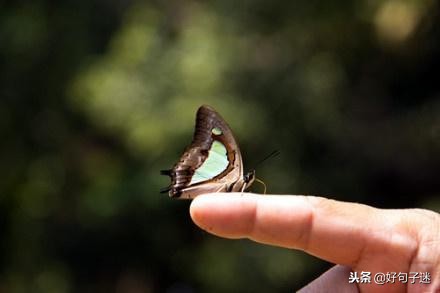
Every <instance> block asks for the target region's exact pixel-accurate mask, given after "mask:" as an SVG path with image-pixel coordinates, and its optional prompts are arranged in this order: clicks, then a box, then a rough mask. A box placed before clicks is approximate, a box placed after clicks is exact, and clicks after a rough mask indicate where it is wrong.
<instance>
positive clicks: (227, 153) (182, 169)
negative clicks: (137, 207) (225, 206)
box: [162, 105, 246, 198]
mask: <svg viewBox="0 0 440 293" xmlns="http://www.w3.org/2000/svg"><path fill="white" fill-rule="evenodd" d="M162 174H164V175H168V176H170V177H171V185H170V186H169V187H168V188H166V189H165V190H164V191H165V192H166V191H168V192H169V195H170V196H171V197H182V198H194V197H196V196H197V195H199V194H202V193H210V192H222V191H225V192H227V191H239V190H241V189H242V187H243V186H244V185H245V184H246V183H245V182H244V181H243V162H242V158H241V153H240V149H239V147H238V144H237V142H236V140H235V138H234V136H233V134H232V131H231V129H230V128H229V126H228V124H227V123H226V122H225V120H224V119H223V118H222V117H221V116H220V114H218V113H217V112H216V111H215V110H214V109H213V108H211V107H209V106H205V105H203V106H201V107H200V108H199V109H198V111H197V115H196V127H195V132H194V137H193V140H192V143H191V145H189V146H188V147H187V148H186V150H185V152H184V153H183V155H182V156H181V158H180V160H179V162H178V163H177V164H176V165H175V166H174V167H173V169H171V170H166V171H163V172H162Z"/></svg>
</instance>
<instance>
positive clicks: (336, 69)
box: [0, 0, 440, 293]
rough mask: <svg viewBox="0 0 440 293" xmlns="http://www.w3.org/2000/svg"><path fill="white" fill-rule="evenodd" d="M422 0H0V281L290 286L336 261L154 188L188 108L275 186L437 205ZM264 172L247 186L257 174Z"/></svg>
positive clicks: (14, 288)
mask: <svg viewBox="0 0 440 293" xmlns="http://www.w3.org/2000/svg"><path fill="white" fill-rule="evenodd" d="M438 8H439V7H438V4H436V3H435V2H434V1H429V0H426V1H409V0H387V1H333V2H328V3H327V2H325V3H317V2H314V1H243V2H240V3H237V1H207V2H200V1H185V2H179V1H171V2H169V1H166V2H160V1H159V2H145V1H133V2H130V1H128V2H127V1H125V2H124V1H122V2H121V1H120V2H117V1H107V2H96V3H93V2H88V1H82V2H72V1H61V2H60V1H59V2H57V3H52V2H49V1H44V0H40V1H33V2H32V3H20V2H17V3H14V4H12V3H10V4H7V5H4V7H3V8H2V9H1V11H0V60H1V64H2V67H1V68H0V74H1V79H0V83H1V84H0V94H1V99H0V132H1V134H2V136H1V137H2V144H1V146H0V149H1V151H0V162H1V164H0V175H1V178H2V180H0V291H5V292H12V293H18V292H49V293H50V292H164V291H166V292H180V291H187V292H194V291H202V292H205V291H209V292H215V291H217V292H230V291H235V292H284V291H286V292H291V291H292V289H298V288H299V287H300V286H302V285H304V284H306V283H307V282H308V281H310V280H311V279H312V278H313V277H316V276H317V275H318V274H319V273H320V272H322V271H323V270H324V268H326V267H328V264H324V263H322V262H318V261H316V260H314V259H313V258H312V257H310V256H306V255H304V254H303V253H300V252H294V251H290V250H285V249H280V248H273V247H266V246H262V245H260V244H255V243H251V242H250V241H247V240H239V241H231V240H223V239H219V238H216V237H213V236H210V235H208V234H206V233H204V232H202V231H200V230H199V229H198V228H196V227H195V226H194V224H192V223H191V220H190V219H189V215H188V202H185V201H173V200H171V199H169V198H168V197H167V196H166V195H162V194H159V192H158V191H159V190H160V188H161V187H164V186H166V185H167V184H168V179H167V178H165V177H160V176H159V170H161V169H166V168H169V167H171V166H172V165H173V164H174V163H175V161H176V160H177V159H178V157H179V155H180V154H181V151H182V150H183V149H184V147H185V146H186V145H187V144H188V143H189V142H190V140H191V135H192V131H193V125H194V115H195V111H196V109H197V108H198V106H200V105H201V104H208V105H211V106H213V107H214V108H216V109H217V110H218V111H219V112H220V113H221V114H222V116H224V118H225V119H226V120H227V121H228V123H229V124H230V126H231V128H232V129H233V131H234V133H235V136H236V137H237V139H238V141H239V142H240V147H241V149H242V152H243V156H244V158H245V168H246V167H247V168H252V167H253V166H254V165H255V164H257V162H258V161H259V160H260V159H261V158H263V157H264V156H265V155H266V154H268V153H270V152H271V151H272V150H274V149H276V150H279V151H280V152H281V156H280V157H278V158H276V159H272V160H270V161H266V162H265V163H264V164H262V165H259V166H258V168H257V176H258V178H260V179H262V180H264V182H265V183H266V184H267V185H268V192H269V193H285V194H319V195H324V196H328V197H332V198H336V199H340V200H348V201H359V202H364V203H367V204H372V205H375V206H378V207H384V208H400V207H423V208H428V209H433V210H437V211H439V206H440V201H439V197H438V193H439V185H438V174H439V171H440V170H439V166H440V161H439V160H440V151H439V150H440V139H439V133H440V132H439V125H440V121H439V117H440V102H439V99H438V97H439V92H440V88H439V85H438V78H437V76H438V66H439V65H440V42H439V40H438V34H439V27H440V22H439V19H440V18H439V14H438V11H440V10H439V9H438ZM254 188H255V190H256V191H257V192H258V191H260V189H259V187H257V186H256V187H254Z"/></svg>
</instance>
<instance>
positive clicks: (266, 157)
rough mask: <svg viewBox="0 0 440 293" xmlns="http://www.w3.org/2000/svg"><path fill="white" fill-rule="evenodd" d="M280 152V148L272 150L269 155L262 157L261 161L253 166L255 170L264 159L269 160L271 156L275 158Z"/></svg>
mask: <svg viewBox="0 0 440 293" xmlns="http://www.w3.org/2000/svg"><path fill="white" fill-rule="evenodd" d="M279 154H280V151H279V150H274V151H272V152H271V153H270V154H268V155H267V156H265V157H264V158H263V159H261V160H260V161H259V162H257V163H256V164H255V166H254V168H253V170H255V169H256V168H257V167H258V166H260V165H261V164H262V163H263V162H264V161H267V160H269V159H271V158H275V157H276V156H278V155H279Z"/></svg>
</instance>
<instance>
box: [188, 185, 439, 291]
mask: <svg viewBox="0 0 440 293" xmlns="http://www.w3.org/2000/svg"><path fill="white" fill-rule="evenodd" d="M190 214H191V218H192V219H193V221H194V222H195V223H196V224H197V225H198V226H199V227H201V228H202V229H204V230H206V231H208V232H209V233H212V234H215V235H218V236H221V237H225V238H231V239H238V238H249V239H251V240H253V241H256V242H260V243H264V244H270V245H275V246H281V247H286V248H293V249H299V250H303V251H305V252H306V253H308V254H311V255H314V256H316V257H319V258H321V259H324V260H326V261H329V262H332V263H335V264H338V265H337V266H335V267H333V268H332V269H330V270H329V271H327V272H326V273H324V274H323V275H321V276H320V277H319V278H318V279H316V280H314V281H313V282H312V283H310V284H309V285H307V286H306V287H305V288H303V289H302V291H301V292H358V291H360V292H440V215H439V214H438V213H435V212H433V211H429V210H423V209H405V210H384V209H377V208H373V207H370V206H366V205H362V204H357V203H347V202H339V201H335V200H330V199H326V198H322V197H314V196H279V195H257V194H251V193H227V194H223V193H215V194H206V195H201V196H198V197H196V198H195V199H194V200H193V201H192V203H191V207H190ZM350 272H356V273H357V275H358V276H360V274H361V272H371V283H356V282H355V283H349V276H350ZM387 272H396V273H399V272H402V273H410V272H423V273H426V272H427V273H429V274H430V283H429V284H421V283H420V278H417V279H415V283H414V284H411V279H409V278H408V282H407V283H402V282H399V281H398V280H396V281H395V283H394V284H393V283H385V284H383V285H377V284H376V283H375V282H374V279H373V277H374V276H375V274H376V273H384V274H386V273H387Z"/></svg>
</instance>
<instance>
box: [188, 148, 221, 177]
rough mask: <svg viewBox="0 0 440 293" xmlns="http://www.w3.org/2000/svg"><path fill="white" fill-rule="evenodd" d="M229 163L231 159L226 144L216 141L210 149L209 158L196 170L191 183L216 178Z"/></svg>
mask: <svg viewBox="0 0 440 293" xmlns="http://www.w3.org/2000/svg"><path fill="white" fill-rule="evenodd" d="M228 165H229V161H228V156H227V151H226V148H225V146H224V145H223V144H222V143H221V142H218V141H214V142H213V143H212V146H211V149H210V150H209V155H208V158H207V159H206V160H205V162H203V164H202V166H200V168H198V169H197V170H196V171H195V173H194V175H193V177H192V179H191V182H190V185H191V184H196V183H199V182H202V181H206V180H209V179H212V178H214V177H215V176H217V175H219V174H220V173H221V172H223V171H224V170H226V168H227V167H228Z"/></svg>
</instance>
